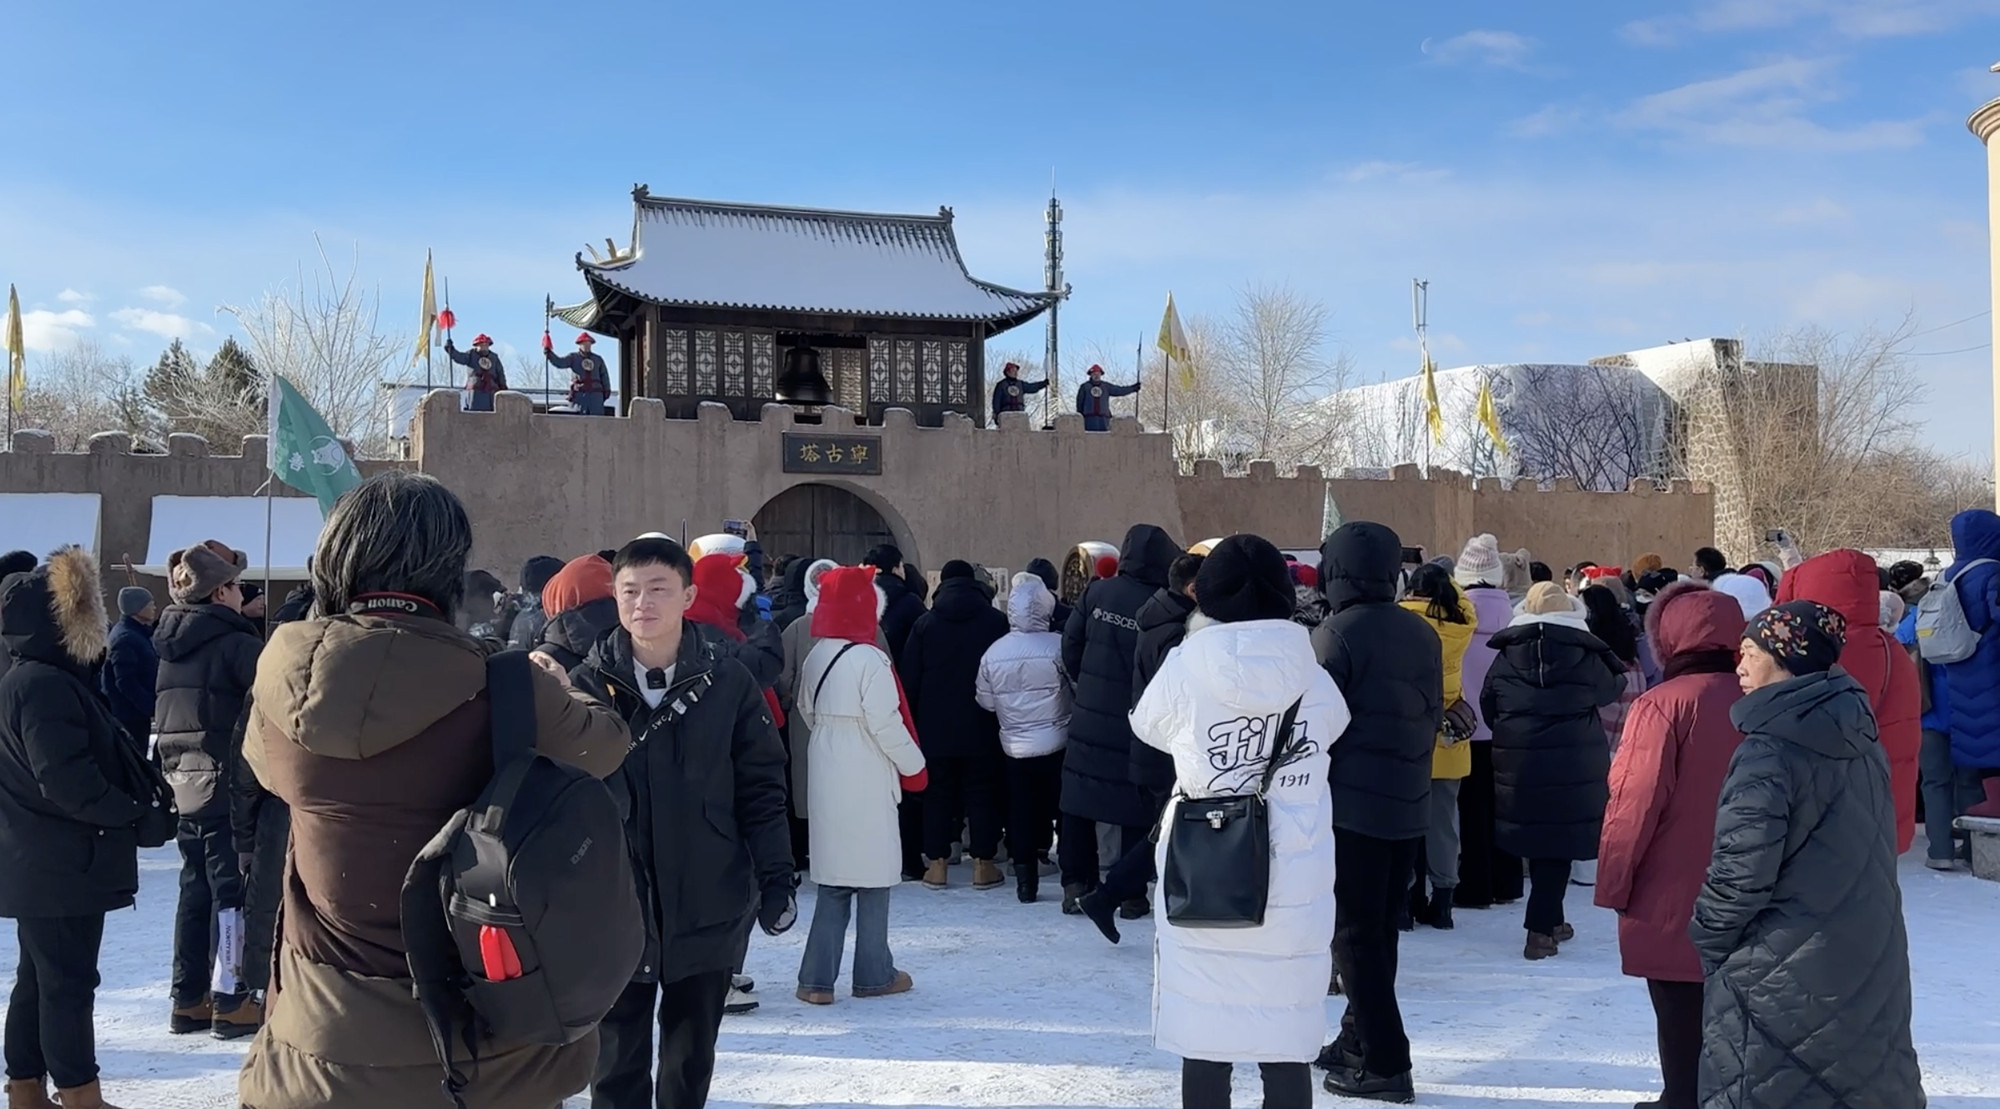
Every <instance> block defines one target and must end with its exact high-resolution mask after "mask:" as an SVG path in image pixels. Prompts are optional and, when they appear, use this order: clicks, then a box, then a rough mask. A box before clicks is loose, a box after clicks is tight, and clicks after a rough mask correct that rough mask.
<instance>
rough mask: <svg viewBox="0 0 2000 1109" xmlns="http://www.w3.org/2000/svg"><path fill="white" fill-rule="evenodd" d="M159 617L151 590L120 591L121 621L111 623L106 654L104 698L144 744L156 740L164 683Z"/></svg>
mask: <svg viewBox="0 0 2000 1109" xmlns="http://www.w3.org/2000/svg"><path fill="white" fill-rule="evenodd" d="M159 619H160V606H159V605H158V604H157V603H155V602H154V600H153V595H152V594H151V593H149V592H147V591H146V590H144V589H142V588H140V587H139V586H136V585H128V586H126V587H125V588H123V589H120V590H119V591H118V622H117V623H116V624H113V625H111V649H110V651H109V652H107V653H106V654H105V656H104V675H103V683H104V699H105V700H106V701H108V702H110V704H111V715H112V716H113V717H115V718H116V719H117V721H118V723H119V724H121V725H123V726H124V728H125V734H126V735H128V736H131V737H132V741H133V742H134V743H137V744H138V745H139V746H140V747H141V748H145V747H146V746H148V745H149V744H151V743H152V741H153V702H154V699H155V698H156V697H157V696H158V695H159V683H160V652H159V651H158V650H156V649H154V647H153V625H154V624H156V623H158V622H159Z"/></svg>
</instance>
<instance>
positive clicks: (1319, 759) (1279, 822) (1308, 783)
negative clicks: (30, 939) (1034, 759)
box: [1132, 620, 1349, 1063]
mask: <svg viewBox="0 0 2000 1109" xmlns="http://www.w3.org/2000/svg"><path fill="white" fill-rule="evenodd" d="M1310 634H1311V633H1310V632H1308V631H1307V630H1306V628H1305V627H1303V626H1302V625H1299V624H1295V623H1293V622H1291V621H1289V620H1258V621H1249V622H1245V623H1239V624H1210V625H1208V626H1206V627H1202V628H1199V629H1197V630H1195V631H1193V632H1190V633H1189V635H1188V637H1187V638H1186V639H1185V640H1183V641H1182V642H1181V645H1180V646H1179V647H1177V648H1175V649H1174V651H1173V652H1172V653H1171V654H1169V655H1168V656H1167V659H1166V661H1165V662H1164V663H1163V664H1162V665H1161V667H1160V671H1159V673H1158V674H1157V675H1155V676H1154V678H1153V680H1152V682H1151V683H1150V684H1149V685H1147V686H1146V692H1145V694H1144V696H1142V697H1141V698H1140V699H1139V704H1138V706H1137V707H1136V708H1134V709H1133V710H1132V731H1133V734H1134V735H1136V736H1138V738H1139V739H1140V740H1141V741H1143V742H1145V743H1147V744H1149V745H1151V746H1153V747H1156V748H1159V749H1160V750H1162V751H1165V752H1167V753H1168V754H1170V755H1172V756H1173V757H1174V769H1175V771H1176V777H1177V781H1176V783H1175V800H1174V801H1172V802H1170V803H1169V805H1168V809H1167V816H1166V821H1167V822H1168V823H1169V824H1170V822H1171V821H1172V820H1173V814H1174V809H1175V808H1176V807H1177V806H1179V805H1180V804H1183V803H1192V802H1184V801H1183V800H1182V798H1184V797H1192V798H1200V797H1212V796H1218V795H1222V794H1230V793H1249V792H1253V791H1255V790H1256V788H1257V783H1258V780H1259V777H1260V776H1261V775H1262V774H1263V771H1264V767H1265V764H1266V763H1267V762H1268V761H1269V759H1270V755H1271V753H1272V748H1273V746H1274V745H1275V742H1276V739H1277V732H1278V725H1279V721H1280V720H1281V719H1282V718H1283V716H1284V713H1285V710H1286V709H1287V708H1290V707H1291V704H1292V702H1293V701H1296V700H1299V699H1300V697H1301V695H1303V697H1304V703H1303V704H1302V705H1301V706H1300V710H1299V715H1298V728H1299V729H1300V730H1301V732H1302V735H1301V736H1300V737H1299V738H1300V740H1301V741H1302V742H1303V743H1304V748H1303V752H1304V753H1303V754H1302V755H1300V756H1297V757H1296V758H1295V761H1291V762H1289V763H1287V764H1286V766H1285V767H1284V768H1283V769H1282V770H1280V771H1279V773H1278V775H1277V777H1276V779H1275V780H1274V781H1273V782H1272V785H1271V791H1270V792H1269V793H1268V794H1266V795H1265V797H1266V800H1267V801H1268V802H1269V804H1270V812H1271V887H1270V890H1271V895H1270V900H1269V901H1268V902H1267V904H1266V909H1265V916H1264V924H1263V926H1262V927H1258V928H1240V929H1211V928H1179V927H1175V926H1174V925H1172V924H1170V923H1168V921H1167V916H1166V894H1165V884H1164V883H1162V884H1161V886H1160V887H1159V889H1158V890H1157V891H1156V892H1155V894H1154V899H1155V905H1154V909H1155V912H1156V916H1155V919H1156V920H1158V921H1159V927H1158V930H1157V935H1158V937H1159V939H1158V954H1157V962H1156V967H1155V977H1154V986H1153V1043H1154V1045H1155V1046H1156V1047H1158V1048H1159V1049H1160V1050H1162V1051H1169V1052H1172V1053H1173V1054H1175V1055H1178V1056H1181V1057H1182V1058H1184V1059H1209V1060H1215V1061H1221V1062H1239V1063H1298V1062H1309V1061H1311V1060H1312V1059H1313V1058H1314V1057H1316V1056H1317V1055H1318V1054H1319V1049H1320V1038H1321V1036H1322V1035H1323V1033H1324V1032H1325V1030H1326V1028H1325V1026H1326V1012H1325V1010H1326V983H1327V979H1328V978H1329V977H1330V976H1331V975H1332V972H1333V955H1332V950H1331V948H1332V944H1333V802H1332V797H1331V794H1330V793H1329V792H1328V789H1327V767H1328V760H1329V749H1330V748H1331V746H1332V744H1333V742H1334V741H1335V740H1336V739H1338V738H1339V736H1340V735H1341V733H1342V732H1344V731H1346V730H1347V724H1348V720H1349V716H1348V711H1347V702H1346V701H1344V700H1343V699H1342V698H1341V696H1340V690H1339V689H1337V688H1335V687H1334V684H1333V679H1332V678H1330V677H1328V676H1327V673H1326V671H1325V670H1323V669H1321V668H1320V666H1319V663H1318V661H1317V660H1316V659H1315V658H1314V655H1313V649H1312V642H1311V639H1310ZM1158 858H1159V866H1160V871H1161V873H1165V871H1166V867H1167V838H1166V837H1164V836H1163V837H1161V841H1160V847H1159V856H1158Z"/></svg>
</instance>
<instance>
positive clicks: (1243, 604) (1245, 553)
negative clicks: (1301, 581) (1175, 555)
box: [1194, 535, 1298, 624]
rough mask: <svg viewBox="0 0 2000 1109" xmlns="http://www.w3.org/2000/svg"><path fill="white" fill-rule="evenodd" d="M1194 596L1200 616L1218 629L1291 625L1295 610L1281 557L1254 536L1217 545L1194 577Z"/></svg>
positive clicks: (1262, 540) (1229, 539) (1290, 587)
mask: <svg viewBox="0 0 2000 1109" xmlns="http://www.w3.org/2000/svg"><path fill="white" fill-rule="evenodd" d="M1194 596H1195V603H1196V604H1198V605H1200V606H1201V611H1202V613H1203V614H1204V615H1206V616H1207V617H1208V618H1209V619H1211V620H1214V621H1215V622H1216V623H1218V624H1234V623H1239V622H1241V621H1245V620H1290V619H1291V618H1292V614H1293V613H1294V612H1295V611H1296V610H1297V608H1298V598H1297V595H1296V594H1295V593H1293V592H1292V579H1291V574H1290V573H1289V571H1287V569H1286V567H1285V556H1284V555H1282V554H1280V553H1278V548H1276V547H1274V546H1272V545H1271V542H1270V541H1269V540H1267V539H1264V538H1261V537H1259V536H1255V535H1232V536H1230V537H1229V538H1227V539H1224V540H1223V541H1222V542H1220V543H1217V544H1216V545H1215V549H1214V550H1211V551H1209V552H1208V557H1207V558H1205V559H1203V560H1202V563H1201V571H1200V572H1199V573H1197V574H1196V575H1195V578H1194Z"/></svg>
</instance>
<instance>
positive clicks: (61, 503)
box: [0, 493, 103, 558]
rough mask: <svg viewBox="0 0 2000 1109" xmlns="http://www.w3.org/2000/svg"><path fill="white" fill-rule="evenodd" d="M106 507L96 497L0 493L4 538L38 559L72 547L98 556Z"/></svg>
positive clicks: (10, 547)
mask: <svg viewBox="0 0 2000 1109" xmlns="http://www.w3.org/2000/svg"><path fill="white" fill-rule="evenodd" d="M102 507H103V503H102V499H101V498H99V497H98V495H97V494H95V493H0V535H4V536H6V542H7V549H8V550H19V551H27V552H28V553H30V554H32V555H34V556H35V557H36V558H45V557H47V556H48V555H49V554H50V553H52V552H54V551H55V550H56V549H57V548H59V547H67V546H72V545H74V546H78V547H82V548H83V549H84V550H87V551H89V552H90V553H91V554H92V555H96V554H97V542H98V514H99V512H100V510H101V509H102Z"/></svg>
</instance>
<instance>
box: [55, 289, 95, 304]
mask: <svg viewBox="0 0 2000 1109" xmlns="http://www.w3.org/2000/svg"><path fill="white" fill-rule="evenodd" d="M56 299H57V300H59V301H62V302H63V303H64V304H89V303H90V302H91V301H92V300H95V299H96V298H95V297H93V296H91V295H90V294H89V293H79V292H77V291H76V290H75V289H64V290H63V291H62V292H60V293H57V294H56Z"/></svg>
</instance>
